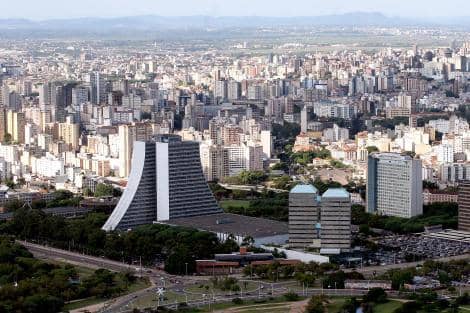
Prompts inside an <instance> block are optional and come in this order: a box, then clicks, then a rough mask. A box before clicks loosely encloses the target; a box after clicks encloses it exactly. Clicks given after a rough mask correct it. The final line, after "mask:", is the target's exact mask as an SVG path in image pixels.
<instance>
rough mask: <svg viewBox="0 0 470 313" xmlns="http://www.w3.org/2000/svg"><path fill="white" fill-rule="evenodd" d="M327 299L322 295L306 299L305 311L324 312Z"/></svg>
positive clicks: (307, 312) (306, 312) (312, 312)
mask: <svg viewBox="0 0 470 313" xmlns="http://www.w3.org/2000/svg"><path fill="white" fill-rule="evenodd" d="M326 301H327V299H326V298H325V297H324V296H313V297H312V298H310V300H309V301H308V304H307V307H306V308H305V313H324V312H325V308H326V306H325V303H326Z"/></svg>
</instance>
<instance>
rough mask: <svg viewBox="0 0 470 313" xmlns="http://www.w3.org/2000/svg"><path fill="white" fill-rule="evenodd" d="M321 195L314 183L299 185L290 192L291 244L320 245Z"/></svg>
mask: <svg viewBox="0 0 470 313" xmlns="http://www.w3.org/2000/svg"><path fill="white" fill-rule="evenodd" d="M319 202H320V197H319V194H318V190H317V188H315V187H314V186H312V185H297V186H295V187H294V188H293V189H292V190H291V191H290V193H289V246H290V247H292V248H300V249H305V248H308V247H311V246H317V247H319V242H317V243H316V244H315V240H317V241H319V239H320V234H319V229H315V225H318V224H319V223H320V203H319Z"/></svg>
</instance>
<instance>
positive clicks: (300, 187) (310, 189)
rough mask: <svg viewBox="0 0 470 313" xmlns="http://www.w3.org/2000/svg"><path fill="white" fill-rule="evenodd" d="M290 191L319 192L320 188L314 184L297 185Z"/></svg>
mask: <svg viewBox="0 0 470 313" xmlns="http://www.w3.org/2000/svg"><path fill="white" fill-rule="evenodd" d="M290 193H318V189H317V188H315V187H314V186H312V185H297V186H295V187H294V188H292V189H291V191H290Z"/></svg>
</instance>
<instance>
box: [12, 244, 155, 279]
mask: <svg viewBox="0 0 470 313" xmlns="http://www.w3.org/2000/svg"><path fill="white" fill-rule="evenodd" d="M17 242H18V243H19V244H22V245H23V246H25V247H26V248H27V249H28V250H29V251H30V252H31V253H32V254H33V255H34V256H35V257H37V258H41V259H50V260H56V261H63V262H67V263H70V264H75V265H78V266H84V267H89V268H96V269H98V268H104V269H107V270H110V271H113V272H122V271H128V270H130V271H133V272H136V268H135V266H134V267H132V266H131V265H129V264H126V263H121V262H117V261H112V260H109V259H104V258H99V257H94V256H90V255H86V254H80V253H76V252H71V251H67V250H61V249H56V248H52V247H49V246H42V245H38V244H34V243H31V242H26V241H20V240H17ZM142 271H153V270H151V269H145V268H143V269H142Z"/></svg>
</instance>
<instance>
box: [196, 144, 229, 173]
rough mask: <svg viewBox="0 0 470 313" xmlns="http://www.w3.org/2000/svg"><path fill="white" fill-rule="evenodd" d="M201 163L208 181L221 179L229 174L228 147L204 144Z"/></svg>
mask: <svg viewBox="0 0 470 313" xmlns="http://www.w3.org/2000/svg"><path fill="white" fill-rule="evenodd" d="M200 150H201V165H202V171H203V172H204V176H205V177H206V180H207V181H216V180H220V179H222V178H224V177H227V176H228V175H229V159H228V149H227V148H225V147H223V146H219V145H213V144H202V145H201V147H200Z"/></svg>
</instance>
